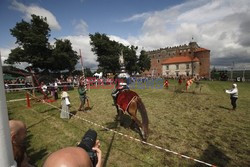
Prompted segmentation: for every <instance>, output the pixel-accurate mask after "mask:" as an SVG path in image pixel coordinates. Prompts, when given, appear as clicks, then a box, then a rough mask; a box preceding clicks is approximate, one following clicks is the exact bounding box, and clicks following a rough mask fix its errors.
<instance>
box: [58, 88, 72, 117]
mask: <svg viewBox="0 0 250 167" xmlns="http://www.w3.org/2000/svg"><path fill="white" fill-rule="evenodd" d="M61 98H62V101H61V106H62V110H61V114H60V118H66V119H69V118H70V111H69V107H70V100H69V94H68V93H67V92H65V91H63V92H62V95H61Z"/></svg>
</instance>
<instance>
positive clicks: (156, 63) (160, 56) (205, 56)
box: [143, 42, 210, 78]
mask: <svg viewBox="0 0 250 167" xmlns="http://www.w3.org/2000/svg"><path fill="white" fill-rule="evenodd" d="M197 48H200V47H199V46H198V44H197V43H196V42H190V43H189V44H188V45H186V44H185V45H180V46H175V47H167V48H163V49H162V48H160V49H158V50H153V51H148V52H147V54H148V55H149V57H150V58H151V68H150V70H149V71H145V72H144V73H143V74H144V75H146V76H148V75H150V76H151V75H152V74H153V75H154V76H162V75H164V74H163V71H164V70H163V66H162V62H163V61H164V60H166V59H167V58H170V57H175V56H195V57H197V58H198V59H199V61H200V65H199V67H198V68H199V71H198V75H200V76H203V77H207V78H208V77H210V76H209V74H210V51H209V50H204V51H199V52H193V51H194V50H196V49H197Z"/></svg>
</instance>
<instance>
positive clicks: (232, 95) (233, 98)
mask: <svg viewBox="0 0 250 167" xmlns="http://www.w3.org/2000/svg"><path fill="white" fill-rule="evenodd" d="M232 87H233V88H232V89H230V90H225V92H226V93H228V94H230V99H231V104H232V106H233V110H236V101H237V99H238V93H239V92H238V88H237V84H235V83H234V84H233V86H232Z"/></svg>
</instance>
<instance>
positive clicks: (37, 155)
mask: <svg viewBox="0 0 250 167" xmlns="http://www.w3.org/2000/svg"><path fill="white" fill-rule="evenodd" d="M32 137H33V135H31V134H30V135H28V136H27V137H26V146H27V150H26V152H27V155H28V157H29V159H30V160H29V163H31V164H32V165H35V163H36V162H37V160H41V159H43V158H44V157H45V156H46V155H47V154H48V152H47V149H40V150H36V151H35V150H34V149H33V148H32V147H31V145H30V142H31V139H32Z"/></svg>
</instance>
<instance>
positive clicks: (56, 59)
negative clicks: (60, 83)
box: [48, 39, 80, 73]
mask: <svg viewBox="0 0 250 167" xmlns="http://www.w3.org/2000/svg"><path fill="white" fill-rule="evenodd" d="M54 46H55V47H54V49H53V51H52V56H51V57H50V58H49V59H48V61H49V62H50V63H51V64H53V65H52V67H51V70H53V71H60V70H65V69H67V70H69V72H70V73H71V72H72V71H73V70H74V69H75V65H76V64H77V61H78V60H79V58H80V56H78V55H77V52H76V51H74V50H73V49H72V44H71V42H70V41H69V40H68V39H65V40H61V39H56V41H55V44H54Z"/></svg>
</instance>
